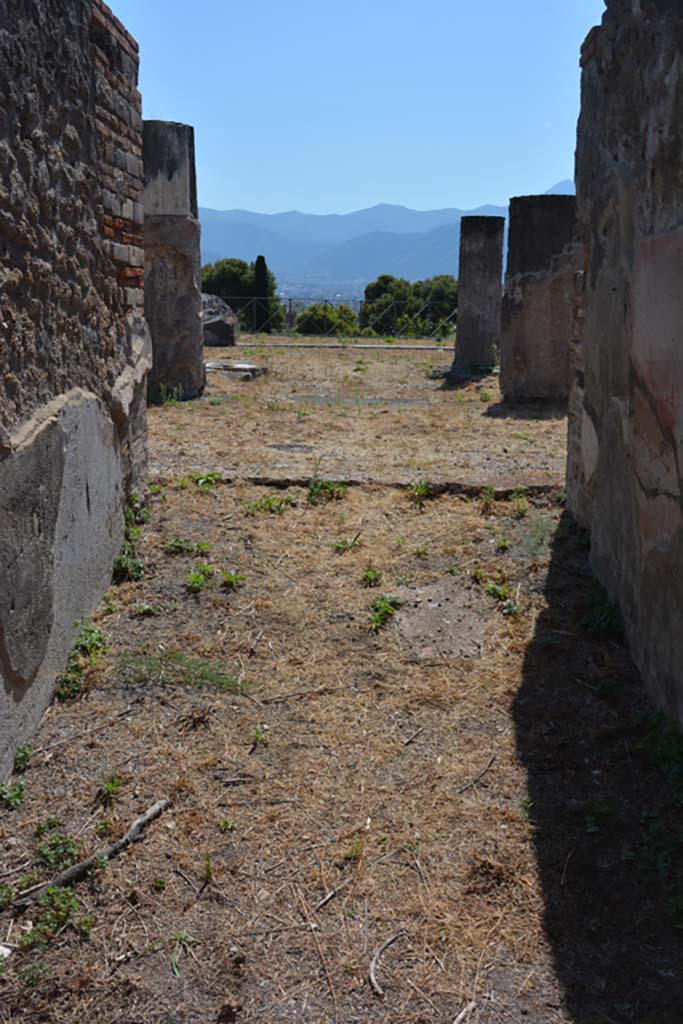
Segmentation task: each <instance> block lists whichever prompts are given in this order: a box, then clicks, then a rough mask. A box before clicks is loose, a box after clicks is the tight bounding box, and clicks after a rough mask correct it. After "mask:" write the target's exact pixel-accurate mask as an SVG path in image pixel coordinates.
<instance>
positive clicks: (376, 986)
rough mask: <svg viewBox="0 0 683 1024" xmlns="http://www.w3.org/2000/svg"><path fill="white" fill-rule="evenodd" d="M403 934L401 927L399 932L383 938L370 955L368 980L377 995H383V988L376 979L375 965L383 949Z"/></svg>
mask: <svg viewBox="0 0 683 1024" xmlns="http://www.w3.org/2000/svg"><path fill="white" fill-rule="evenodd" d="M404 935H405V931H404V930H403V929H401V931H400V932H396V934H395V935H392V936H390V937H389V938H388V939H385V940H384V942H383V943H382V945H381V946H380V947H379V948H378V949H376V950H375V952H374V955H373V957H372V960H371V961H370V969H369V971H368V979H369V981H370V984H371V986H372V989H373V991H374V992H376V993H377V995H378V996H383V995H384V989H383V988H382V986H381V985H380V984H379V982H378V981H377V974H376V972H377V967H378V965H379V961H380V957H381V956H382V953H384V951H385V950H387V949H388V948H389V946H393V944H394V942H396V941H397V940H398V939H400V938H402V937H403V936H404Z"/></svg>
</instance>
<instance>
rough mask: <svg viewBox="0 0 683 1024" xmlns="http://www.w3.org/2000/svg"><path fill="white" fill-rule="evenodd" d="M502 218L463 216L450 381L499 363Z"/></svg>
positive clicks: (503, 221) (488, 368) (489, 368)
mask: <svg viewBox="0 0 683 1024" xmlns="http://www.w3.org/2000/svg"><path fill="white" fill-rule="evenodd" d="M504 233H505V219H504V218H503V217H463V218H462V221H461V223H460V270H459V280H458V333H457V338H456V342H455V358H454V362H453V367H452V369H451V372H450V374H449V377H450V379H451V380H455V379H457V378H458V377H459V376H461V375H465V376H466V375H467V374H469V373H471V372H473V371H474V372H478V371H481V370H484V371H488V370H491V369H492V368H493V367H494V366H495V365H496V363H497V362H498V349H499V346H500V299H501V290H502V275H503V237H504Z"/></svg>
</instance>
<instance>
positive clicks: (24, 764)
mask: <svg viewBox="0 0 683 1024" xmlns="http://www.w3.org/2000/svg"><path fill="white" fill-rule="evenodd" d="M32 757H33V747H32V746H31V745H30V743H25V744H24V745H23V746H21V747H19V748H18V749H17V752H16V754H15V755H14V771H15V772H16V773H17V774H18V775H23V774H24V772H25V771H26V769H27V768H28V766H29V765H30V763H31V758H32Z"/></svg>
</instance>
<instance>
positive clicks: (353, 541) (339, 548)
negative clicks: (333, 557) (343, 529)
mask: <svg viewBox="0 0 683 1024" xmlns="http://www.w3.org/2000/svg"><path fill="white" fill-rule="evenodd" d="M362 546H363V538H362V537H361V535H360V533H357V534H355V536H353V537H344V538H343V539H342V540H338V541H337V542H336V544H335V545H334V550H335V551H336V553H337V554H338V555H343V554H345V553H346V552H347V551H351V550H352V549H353V548H360V547H362Z"/></svg>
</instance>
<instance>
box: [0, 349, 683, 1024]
mask: <svg viewBox="0 0 683 1024" xmlns="http://www.w3.org/2000/svg"><path fill="white" fill-rule="evenodd" d="M247 353H248V354H247ZM207 355H208V357H209V358H211V359H219V360H220V359H225V358H233V357H234V356H235V352H234V351H233V352H232V353H230V352H227V351H226V352H222V353H216V351H215V350H212V351H211V352H210V353H207ZM239 357H240V358H250V359H253V360H254V361H255V362H258V363H260V364H262V365H264V366H266V367H267V368H268V370H269V372H268V373H267V374H266V375H264V376H261V377H258V378H257V379H256V380H253V381H243V380H240V379H239V378H235V376H234V375H230V374H227V373H224V372H211V373H210V374H209V380H208V387H207V392H206V396H205V398H204V399H203V400H201V401H198V402H194V403H185V404H177V405H174V404H169V405H166V406H164V407H161V408H158V409H153V410H151V411H150V482H151V485H152V486H151V492H150V497H149V512H150V513H151V514H150V516H149V519H148V521H145V519H146V518H147V517H146V514H145V513H140V510H138V513H137V519H138V525H137V526H136V527H134V531H139V533H138V532H133V533H132V534H131V535H130V536H131V540H130V547H129V550H128V555H129V557H130V559H132V560H133V561H135V564H137V561H136V560H139V561H141V562H142V563H144V574H143V575H141V577H140V578H139V579H138V580H129V581H125V582H122V583H119V584H118V585H116V586H113V587H112V588H111V590H110V592H109V593H108V594H107V595H106V597H105V599H104V601H103V602H102V605H101V606H100V608H99V609H98V610H97V612H96V614H95V615H94V616H93V623H94V625H95V626H96V627H97V628H98V629H99V630H101V631H102V633H103V634H104V636H105V637H106V650H101V651H100V652H99V653H97V652H93V653H92V654H91V655H90V656H89V657H85V656H84V657H82V658H81V660H80V662H79V663H78V664H79V667H78V672H77V673H76V675H77V679H78V681H79V686H80V690H81V692H75V693H73V694H72V695H71V698H70V699H68V700H65V701H63V702H59V701H56V702H55V703H54V705H53V706H52V707H51V709H50V710H49V712H48V713H47V715H46V716H45V719H44V722H43V725H42V727H41V729H40V732H39V734H38V735H37V737H36V738H35V741H34V743H33V748H34V749H33V753H32V755H31V756H30V763H29V764H28V766H26V765H23V766H20V767H22V768H23V769H24V792H23V799H22V800H21V801H20V803H19V806H17V807H15V808H6V809H5V810H0V901H1V900H2V894H3V888H2V887H3V886H4V887H5V889H4V900H5V903H6V904H7V906H6V909H5V910H4V911H3V912H2V913H0V945H2V946H4V947H5V950H6V952H7V953H8V955H7V956H6V959H4V961H3V965H4V969H3V968H0V971H1V973H0V1020H2V1021H4V1022H10V1021H45V1022H50V1024H52V1022H54V1024H58V1022H60V1024H62V1022H64V1024H66V1022H69V1024H71V1022H74V1021H76V1020H86V1021H88V1022H94V1024H114V1022H125V1024H148V1022H149V1024H151V1022H155V1024H156V1022H158V1024H161V1022H164V1024H171V1022H179V1024H181V1022H182V1024H185V1022H187V1024H189V1022H202V1024H214V1022H215V1024H226V1022H233V1021H234V1022H237V1024H251V1022H259V1024H275V1022H294V1021H302V1022H310V1024H318V1022H321V1024H322V1022H337V1024H375V1022H377V1024H382V1022H391V1024H437V1022H438V1024H455V1022H457V1024H465V1022H467V1024H523V1022H528V1024H674V1022H676V1024H680V1020H681V1015H682V1012H683V1011H682V1010H681V1007H682V1006H683V982H682V973H681V968H680V962H681V931H680V930H679V926H680V925H681V924H683V874H682V869H681V865H682V863H683V858H681V853H682V852H683V828H682V827H681V825H683V822H682V821H681V792H682V791H683V788H682V787H683V771H682V770H681V764H683V747H680V748H679V746H678V745H677V744H678V743H679V740H678V738H677V735H676V734H675V733H673V732H672V731H670V730H669V727H668V726H667V724H666V723H665V722H664V721H663V720H661V719H659V718H657V717H656V716H653V715H652V712H651V711H650V710H649V709H648V708H647V706H646V705H645V703H644V701H643V698H642V690H641V685H640V682H639V680H638V677H637V674H636V673H635V671H634V669H633V666H632V664H631V662H630V659H629V656H628V652H627V650H626V649H625V647H624V646H623V643H622V641H621V639H620V638H619V636H618V632H619V629H618V622H617V621H615V616H614V614H613V610H612V609H611V608H610V606H609V604H608V603H607V602H606V600H605V598H604V595H602V594H601V593H600V592H599V590H598V589H597V588H596V586H595V584H594V583H593V581H592V579H591V577H590V573H589V571H588V567H587V555H588V547H587V541H586V538H585V537H584V536H583V534H582V533H581V531H580V530H578V529H577V528H576V526H575V525H574V524H573V523H572V522H571V520H570V518H569V517H568V515H567V514H566V513H565V511H564V508H563V498H562V481H563V461H564V438H565V431H566V422H565V420H564V418H563V416H562V415H561V412H560V411H558V410H554V411H553V410H545V409H542V408H534V407H526V408H524V407H515V408H508V407H506V406H505V405H503V404H502V403H501V401H500V395H499V393H498V389H497V382H496V379H495V378H490V379H487V380H484V381H479V382H476V383H474V382H473V383H469V384H467V385H464V386H463V387H462V388H460V389H456V390H446V389H445V388H444V386H443V381H442V380H441V379H439V378H438V376H436V374H434V372H433V371H434V370H435V368H438V367H440V366H444V365H446V364H447V362H448V353H447V352H443V353H441V352H439V351H433V350H429V349H427V348H425V350H424V351H403V350H398V349H393V348H392V349H390V350H387V351H371V352H369V351H363V352H361V351H357V350H354V349H353V348H352V347H348V348H342V349H334V348H332V347H329V348H328V349H322V348H321V349H319V350H315V349H303V348H296V347H294V348H290V349H284V348H278V349H275V348H273V349H268V348H267V346H266V345H264V344H260V347H259V346H255V347H254V348H253V349H247V350H246V353H245V350H244V349H241V350H240V352H239ZM339 480H343V481H347V482H349V486H348V488H347V489H345V490H344V489H343V488H339V487H335V485H334V481H339ZM515 488H517V490H515ZM373 609H374V611H373ZM373 616H374V617H373ZM79 673H80V674H79ZM79 686H76V687H75V690H76V691H78V689H79ZM26 759H27V760H28V759H29V757H28V752H27V754H26ZM15 781H16V780H15ZM162 799H163V800H168V801H170V804H169V806H167V807H165V809H164V810H163V812H162V813H161V814H160V815H159V816H158V817H157V818H155V820H153V821H151V822H150V823H149V824H148V826H147V827H146V828H145V830H144V833H143V836H142V839H141V841H139V842H136V843H134V844H132V845H131V846H130V847H129V848H128V849H127V850H126V851H125V852H123V853H121V854H120V856H118V857H116V858H113V859H111V860H110V861H109V863H108V864H106V865H105V864H104V863H100V864H97V865H96V866H95V870H93V871H91V872H89V873H88V876H87V877H85V878H84V879H83V880H81V881H79V882H77V883H76V884H74V885H73V886H72V890H73V903H72V905H70V906H69V908H68V909H67V911H66V912H65V913H64V914H63V916H62V917H61V918H60V917H59V916H57V917H55V913H56V911H55V905H54V895H53V896H52V897H50V896H48V897H47V899H46V897H42V902H39V903H34V904H33V905H31V906H29V907H28V909H25V910H24V911H23V912H21V913H20V912H19V909H20V908H19V907H18V906H17V900H20V899H21V896H20V895H19V894H21V893H26V892H27V891H29V895H30V890H31V889H32V887H34V886H36V885H38V884H39V883H41V882H44V881H47V880H49V879H50V878H52V877H53V876H54V875H56V874H57V873H58V871H59V869H60V868H61V867H64V866H65V864H66V863H68V859H69V858H68V853H69V851H72V852H73V850H76V853H75V854H73V855H72V856H71V858H70V859H71V860H74V859H78V858H79V857H84V856H85V855H90V854H92V853H96V852H97V851H98V850H101V849H102V848H103V847H106V846H107V845H108V844H109V843H111V842H112V841H113V840H116V839H117V838H120V837H121V836H123V835H124V834H125V833H126V831H127V829H128V828H129V826H130V825H131V823H132V822H133V821H134V819H135V818H136V817H137V816H138V815H139V814H141V813H142V812H144V811H145V810H146V809H148V808H149V807H151V806H152V805H153V804H154V803H155V802H156V801H159V800H162ZM15 802H18V801H15ZM65 850H66V851H67V855H63V854H64V851H65ZM50 900H52V903H51V902H50ZM12 901H14V907H13V906H12ZM50 911H52V914H53V916H52V918H50V917H49V913H50Z"/></svg>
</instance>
